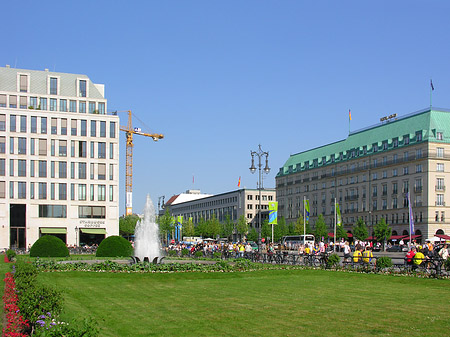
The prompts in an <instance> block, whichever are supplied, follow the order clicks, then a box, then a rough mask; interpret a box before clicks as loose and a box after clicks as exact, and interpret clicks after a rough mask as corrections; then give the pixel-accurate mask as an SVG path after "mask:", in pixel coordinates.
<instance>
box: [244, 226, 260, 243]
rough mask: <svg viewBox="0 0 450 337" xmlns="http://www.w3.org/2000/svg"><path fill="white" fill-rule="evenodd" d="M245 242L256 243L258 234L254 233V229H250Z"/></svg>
mask: <svg viewBox="0 0 450 337" xmlns="http://www.w3.org/2000/svg"><path fill="white" fill-rule="evenodd" d="M247 240H248V241H254V242H257V241H258V232H257V231H256V229H255V228H253V227H252V228H250V230H249V231H248V234H247Z"/></svg>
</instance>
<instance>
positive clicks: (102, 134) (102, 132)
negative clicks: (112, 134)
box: [100, 121, 106, 137]
mask: <svg viewBox="0 0 450 337" xmlns="http://www.w3.org/2000/svg"><path fill="white" fill-rule="evenodd" d="M100 137H106V122H105V121H100Z"/></svg>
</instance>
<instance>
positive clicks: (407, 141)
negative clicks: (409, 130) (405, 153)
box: [403, 135, 409, 145]
mask: <svg viewBox="0 0 450 337" xmlns="http://www.w3.org/2000/svg"><path fill="white" fill-rule="evenodd" d="M403 144H405V145H408V144H409V135H405V136H404V137H403Z"/></svg>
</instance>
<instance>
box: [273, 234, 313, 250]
mask: <svg viewBox="0 0 450 337" xmlns="http://www.w3.org/2000/svg"><path fill="white" fill-rule="evenodd" d="M281 243H282V244H283V245H284V246H285V247H288V248H291V249H297V248H298V246H299V245H301V244H311V245H313V246H314V243H315V239H314V235H312V234H306V235H288V236H283V239H282V240H281Z"/></svg>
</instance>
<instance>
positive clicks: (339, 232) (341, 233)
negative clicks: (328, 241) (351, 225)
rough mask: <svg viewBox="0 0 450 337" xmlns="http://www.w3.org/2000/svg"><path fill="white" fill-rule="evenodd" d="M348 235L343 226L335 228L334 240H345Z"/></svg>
mask: <svg viewBox="0 0 450 337" xmlns="http://www.w3.org/2000/svg"><path fill="white" fill-rule="evenodd" d="M347 237H348V235H347V232H346V231H345V229H344V226H342V225H341V226H336V240H340V239H347Z"/></svg>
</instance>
